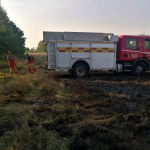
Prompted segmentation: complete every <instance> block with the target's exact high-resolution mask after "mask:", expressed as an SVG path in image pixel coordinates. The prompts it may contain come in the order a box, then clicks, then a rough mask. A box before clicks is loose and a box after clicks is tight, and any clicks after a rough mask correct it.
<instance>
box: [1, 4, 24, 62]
mask: <svg viewBox="0 0 150 150" xmlns="http://www.w3.org/2000/svg"><path fill="white" fill-rule="evenodd" d="M25 40H26V38H25V37H24V32H23V31H22V30H21V29H20V28H19V27H17V25H16V24H15V23H14V22H13V21H11V20H10V19H9V17H8V15H7V12H6V10H5V9H4V8H3V7H2V6H1V4H0V60H3V59H6V55H7V52H8V51H11V52H12V53H13V54H15V55H17V56H23V54H24V52H25Z"/></svg>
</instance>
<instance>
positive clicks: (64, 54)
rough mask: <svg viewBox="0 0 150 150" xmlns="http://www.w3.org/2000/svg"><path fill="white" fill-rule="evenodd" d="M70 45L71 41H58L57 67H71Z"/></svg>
mask: <svg viewBox="0 0 150 150" xmlns="http://www.w3.org/2000/svg"><path fill="white" fill-rule="evenodd" d="M69 57H70V47H69V43H57V60H58V62H57V67H58V68H69V67H70V61H69V60H70V59H69Z"/></svg>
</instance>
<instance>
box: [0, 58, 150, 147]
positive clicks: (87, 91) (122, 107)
mask: <svg viewBox="0 0 150 150" xmlns="http://www.w3.org/2000/svg"><path fill="white" fill-rule="evenodd" d="M37 57H38V56H37ZM40 66H41V64H40V65H39V66H38V73H37V74H33V75H27V74H25V71H26V70H25V69H26V68H24V67H23V66H22V64H20V68H19V69H20V71H21V73H19V74H18V75H17V76H9V75H7V74H6V77H7V78H6V81H5V80H4V79H5V77H4V76H3V74H2V76H1V77H0V83H1V84H0V149H2V150H3V149H4V150H5V149H13V150H17V149H27V150H31V149H36V150H41V149H43V150H49V149H63V150H67V149H70V150H75V149H85V150H98V149H104V150H109V149H115V150H117V149H118V150H126V149H131V150H135V149H136V150H138V149H139V150H141V149H149V148H150V144H149V143H150V141H149V139H150V128H149V126H150V111H149V107H150V94H149V89H150V88H149V83H150V82H149V81H150V77H149V74H147V75H146V76H144V77H140V78H139V77H134V76H130V75H123V76H121V75H115V74H112V73H111V74H107V73H102V74H98V73H95V74H92V73H91V74H90V77H88V78H86V79H74V78H71V77H70V76H69V75H61V74H59V75H55V74H54V73H53V72H49V71H46V70H44V69H43V68H41V67H40ZM23 72H24V73H23Z"/></svg>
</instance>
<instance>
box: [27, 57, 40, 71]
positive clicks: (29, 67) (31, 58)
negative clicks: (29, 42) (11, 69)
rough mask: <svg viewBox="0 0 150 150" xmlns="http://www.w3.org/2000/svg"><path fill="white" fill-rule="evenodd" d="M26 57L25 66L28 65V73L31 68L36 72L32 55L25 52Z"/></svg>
mask: <svg viewBox="0 0 150 150" xmlns="http://www.w3.org/2000/svg"><path fill="white" fill-rule="evenodd" d="M26 57H27V60H28V61H27V66H28V73H31V70H33V72H37V70H36V66H35V63H34V57H33V56H30V55H29V54H26Z"/></svg>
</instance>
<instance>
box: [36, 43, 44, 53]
mask: <svg viewBox="0 0 150 150" xmlns="http://www.w3.org/2000/svg"><path fill="white" fill-rule="evenodd" d="M45 51H46V44H45V43H44V42H43V41H40V42H39V43H38V47H37V52H45Z"/></svg>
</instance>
